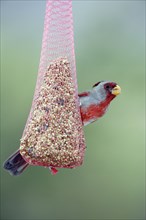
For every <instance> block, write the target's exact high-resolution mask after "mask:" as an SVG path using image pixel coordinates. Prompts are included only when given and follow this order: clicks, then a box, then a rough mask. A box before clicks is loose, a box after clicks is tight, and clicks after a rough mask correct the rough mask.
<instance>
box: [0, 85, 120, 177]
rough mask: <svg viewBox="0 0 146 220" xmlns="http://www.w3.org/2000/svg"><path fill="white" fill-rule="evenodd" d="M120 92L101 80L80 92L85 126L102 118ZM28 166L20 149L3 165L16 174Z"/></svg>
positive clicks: (52, 168)
mask: <svg viewBox="0 0 146 220" xmlns="http://www.w3.org/2000/svg"><path fill="white" fill-rule="evenodd" d="M120 93H121V88H120V86H119V85H118V84H117V83H115V82H112V81H99V82H97V83H96V84H94V85H93V87H92V89H90V90H88V91H85V92H82V93H79V94H78V97H79V104H80V114H81V119H82V124H83V126H86V125H88V124H91V123H93V122H95V121H97V120H98V119H99V118H101V117H102V116H103V115H104V114H105V113H106V112H107V109H108V107H109V105H110V103H111V101H112V100H113V99H114V98H115V97H116V96H117V95H119V94H120ZM28 166H29V164H28V163H27V162H26V161H25V159H24V158H23V157H22V155H21V154H20V151H19V149H18V150H17V151H16V152H15V153H14V154H12V155H11V156H10V157H9V158H8V159H7V160H6V161H5V162H4V165H3V167H4V169H6V170H7V171H9V173H10V174H11V175H14V176H18V175H20V174H21V173H22V172H23V171H24V170H25V169H26V168H27V167H28ZM49 168H50V170H51V172H52V174H56V173H57V172H58V170H57V169H56V168H55V167H49Z"/></svg>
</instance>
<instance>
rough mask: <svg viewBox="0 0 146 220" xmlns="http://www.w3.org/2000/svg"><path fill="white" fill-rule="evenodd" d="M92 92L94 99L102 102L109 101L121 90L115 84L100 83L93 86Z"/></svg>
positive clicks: (108, 82)
mask: <svg viewBox="0 0 146 220" xmlns="http://www.w3.org/2000/svg"><path fill="white" fill-rule="evenodd" d="M93 92H94V97H95V96H96V97H95V98H96V99H98V100H99V101H104V100H106V99H109V101H111V100H112V99H114V98H115V97H116V96H117V95H119V94H120V93H121V88H120V86H118V85H117V83H115V82H110V81H100V82H98V83H96V84H95V85H93Z"/></svg>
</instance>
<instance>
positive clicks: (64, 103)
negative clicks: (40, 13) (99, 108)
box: [20, 58, 85, 168]
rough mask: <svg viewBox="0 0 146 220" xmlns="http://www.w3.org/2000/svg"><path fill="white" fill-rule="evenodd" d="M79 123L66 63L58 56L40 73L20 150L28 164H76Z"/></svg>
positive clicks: (79, 151)
mask: <svg viewBox="0 0 146 220" xmlns="http://www.w3.org/2000/svg"><path fill="white" fill-rule="evenodd" d="M82 126H83V125H82V121H81V116H80V112H79V107H78V100H77V97H76V95H75V86H74V82H73V78H72V74H71V70H70V63H69V62H68V60H67V59H66V58H58V59H57V60H55V61H53V62H52V63H51V64H50V66H49V68H48V70H47V72H46V73H45V75H44V79H43V83H42V86H41V88H40V92H39V95H38V97H37V98H36V100H35V104H34V108H33V111H32V115H31V118H30V120H29V122H28V124H27V126H26V128H25V131H24V135H23V138H22V139H21V140H20V153H21V155H22V156H23V158H24V159H25V160H26V161H27V162H28V163H29V164H31V165H40V166H47V167H48V166H52V167H66V168H73V167H76V166H80V165H81V164H82V162H83V157H84V151H85V139H84V134H83V128H82Z"/></svg>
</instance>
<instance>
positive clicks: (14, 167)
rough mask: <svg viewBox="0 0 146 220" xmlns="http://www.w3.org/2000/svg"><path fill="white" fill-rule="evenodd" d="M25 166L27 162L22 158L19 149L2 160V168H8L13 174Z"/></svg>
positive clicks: (22, 169)
mask: <svg viewBox="0 0 146 220" xmlns="http://www.w3.org/2000/svg"><path fill="white" fill-rule="evenodd" d="M27 166H28V163H27V162H26V161H25V160H24V159H23V157H22V156H21V154H20V152H19V150H18V151H16V152H15V153H14V154H13V155H12V156H10V157H9V158H8V159H7V160H6V161H5V162H4V169H6V170H8V171H9V173H10V174H11V175H14V176H17V175H20V174H21V173H22V172H23V171H24V170H25V169H26V168H27Z"/></svg>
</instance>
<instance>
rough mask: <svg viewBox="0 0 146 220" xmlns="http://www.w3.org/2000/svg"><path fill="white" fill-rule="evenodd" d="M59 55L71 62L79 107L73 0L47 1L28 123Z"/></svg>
mask: <svg viewBox="0 0 146 220" xmlns="http://www.w3.org/2000/svg"><path fill="white" fill-rule="evenodd" d="M58 57H67V59H68V61H69V62H70V67H71V73H72V77H73V81H74V87H75V91H76V94H75V96H76V101H77V107H78V106H79V102H78V88H77V77H76V65H75V52H74V33H73V15H72V0H67V1H62V0H58V1H57V0H53V1H49V0H47V1H46V12H45V20H44V32H43V39H42V49H41V56H40V64H39V70H38V77H37V83H36V87H35V93H34V98H33V102H32V107H31V111H30V114H29V117H28V119H27V123H28V121H29V119H30V118H31V114H32V111H33V107H34V105H35V99H36V98H37V96H38V92H39V89H40V86H41V85H42V81H43V78H44V74H45V72H46V70H47V67H48V66H49V64H50V62H51V61H53V60H55V59H56V58H58ZM27 123H26V125H27ZM25 127H26V126H25ZM24 132H25V129H24ZM23 135H24V133H23Z"/></svg>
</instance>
